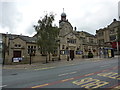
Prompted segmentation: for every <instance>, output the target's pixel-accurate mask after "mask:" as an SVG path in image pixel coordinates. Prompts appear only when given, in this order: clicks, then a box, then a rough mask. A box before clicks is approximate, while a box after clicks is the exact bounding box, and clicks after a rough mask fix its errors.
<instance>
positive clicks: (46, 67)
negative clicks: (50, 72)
mask: <svg viewBox="0 0 120 90" xmlns="http://www.w3.org/2000/svg"><path fill="white" fill-rule="evenodd" d="M52 68H55V67H45V68H38V69H34V70H45V69H52Z"/></svg>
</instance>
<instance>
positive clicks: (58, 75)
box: [58, 72, 77, 76]
mask: <svg viewBox="0 0 120 90" xmlns="http://www.w3.org/2000/svg"><path fill="white" fill-rule="evenodd" d="M74 73H77V72H70V73H64V74H60V75H58V76H65V75H68V74H69V75H70V74H74Z"/></svg>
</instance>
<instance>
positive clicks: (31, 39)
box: [3, 34, 36, 43]
mask: <svg viewBox="0 0 120 90" xmlns="http://www.w3.org/2000/svg"><path fill="white" fill-rule="evenodd" d="M3 35H7V36H8V37H9V39H10V40H13V39H16V38H20V39H22V40H24V41H25V42H27V43H35V42H36V38H35V37H29V36H24V35H16V34H3Z"/></svg>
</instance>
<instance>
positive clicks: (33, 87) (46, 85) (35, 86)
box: [32, 83, 49, 88]
mask: <svg viewBox="0 0 120 90" xmlns="http://www.w3.org/2000/svg"><path fill="white" fill-rule="evenodd" d="M48 85H49V84H48V83H47V84H43V85H38V86H34V87H32V88H40V87H44V86H48Z"/></svg>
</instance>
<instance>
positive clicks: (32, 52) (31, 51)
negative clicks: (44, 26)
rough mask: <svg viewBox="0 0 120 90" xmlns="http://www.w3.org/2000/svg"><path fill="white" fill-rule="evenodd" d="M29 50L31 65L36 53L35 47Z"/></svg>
mask: <svg viewBox="0 0 120 90" xmlns="http://www.w3.org/2000/svg"><path fill="white" fill-rule="evenodd" d="M29 50H30V54H29V55H30V63H29V64H30V65H31V64H32V56H34V54H35V49H33V48H29Z"/></svg>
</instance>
